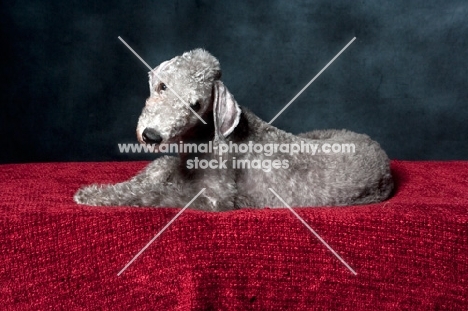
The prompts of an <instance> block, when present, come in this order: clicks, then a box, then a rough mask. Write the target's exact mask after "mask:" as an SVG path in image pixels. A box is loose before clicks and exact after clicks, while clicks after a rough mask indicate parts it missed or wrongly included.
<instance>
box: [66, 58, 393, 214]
mask: <svg viewBox="0 0 468 311" xmlns="http://www.w3.org/2000/svg"><path fill="white" fill-rule="evenodd" d="M220 78H221V70H220V65H219V62H218V60H217V59H216V58H215V57H213V56H212V55H211V54H209V53H208V52H207V51H205V50H203V49H196V50H192V51H190V52H186V53H184V54H183V55H181V56H177V57H175V58H173V59H171V60H169V61H165V62H163V63H162V64H160V65H159V66H158V67H156V68H155V69H154V70H153V71H151V72H150V73H149V83H150V97H149V98H148V99H147V100H146V105H145V107H144V108H143V111H142V113H141V116H140V118H139V120H138V126H137V137H138V141H139V142H140V143H142V144H151V145H152V146H155V150H156V152H161V151H162V150H163V147H164V150H166V149H167V148H166V147H168V146H173V145H175V146H180V149H179V151H178V152H179V156H178V157H174V156H168V155H165V156H162V157H159V158H157V159H156V160H155V161H153V162H152V163H150V164H149V165H148V166H147V167H146V168H145V169H144V170H142V171H141V172H140V173H139V174H137V175H136V176H135V177H133V178H131V179H129V180H128V181H125V182H121V183H117V184H114V185H91V186H87V187H83V188H81V189H80V190H78V192H77V193H76V194H75V196H74V199H75V201H76V202H77V203H80V204H87V205H95V206H96V205H107V206H117V205H120V206H121V205H125V206H155V207H156V206H157V207H182V206H185V205H186V204H187V203H188V202H189V201H190V200H191V199H192V198H194V196H195V195H196V194H198V193H199V192H200V190H201V189H202V188H206V190H205V191H204V192H203V193H202V195H200V196H199V197H198V198H197V199H196V200H195V201H194V203H192V205H191V208H194V209H200V210H206V211H226V210H233V209H238V208H242V207H255V208H261V207H284V206H283V204H282V203H281V201H279V200H278V198H277V197H276V196H275V195H274V194H273V193H272V192H270V191H269V190H268V188H272V189H273V190H274V191H276V192H277V193H278V195H279V196H281V198H282V199H283V200H284V201H285V202H287V203H288V205H290V206H296V207H297V206H303V207H305V206H312V207H313V206H342V205H355V204H367V203H374V202H380V201H383V200H385V199H387V198H388V197H389V196H390V194H391V192H392V189H393V180H392V176H391V172H390V165H389V159H388V157H387V155H386V154H385V152H384V151H383V150H382V149H381V148H380V146H379V144H378V143H376V142H375V141H372V140H371V139H370V138H369V137H368V136H367V135H363V134H357V133H353V132H350V131H346V130H324V131H312V132H309V133H305V134H300V135H298V136H295V135H293V134H290V133H287V132H285V131H282V130H280V129H278V128H275V127H274V126H272V125H270V124H268V123H266V122H264V121H262V120H261V119H260V118H258V117H257V116H256V115H255V114H253V113H252V112H251V111H249V110H248V109H246V108H244V107H241V106H239V105H238V104H237V102H236V100H235V99H234V97H233V95H232V94H231V93H230V92H229V91H228V89H227V88H226V87H225V86H224V84H223V82H221V80H220ZM201 120H204V122H202V121H201ZM205 123H206V124H205ZM185 146H189V147H190V148H192V147H193V148H192V149H190V150H188V149H189V148H185ZM195 147H200V148H199V149H197V148H195ZM201 147H203V148H201ZM299 147H300V150H299V151H298V149H299ZM210 151H211V152H210Z"/></svg>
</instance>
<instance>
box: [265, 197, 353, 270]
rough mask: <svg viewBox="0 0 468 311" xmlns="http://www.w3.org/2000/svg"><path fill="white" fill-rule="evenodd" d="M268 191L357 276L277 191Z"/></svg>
mask: <svg viewBox="0 0 468 311" xmlns="http://www.w3.org/2000/svg"><path fill="white" fill-rule="evenodd" d="M268 190H270V191H271V192H272V193H273V194H274V195H275V196H276V197H277V198H278V199H279V200H280V201H281V202H283V204H284V205H285V206H286V207H287V208H288V209H289V210H290V211H291V213H293V214H294V216H296V217H297V219H299V220H300V221H301V222H302V224H303V225H304V226H306V228H307V229H309V230H310V232H312V233H313V234H314V235H315V237H316V238H317V239H319V241H320V242H322V244H323V245H325V247H326V248H328V250H330V252H332V254H333V255H335V257H336V258H338V260H340V261H341V262H342V263H343V264H344V265H345V267H346V268H348V270H349V271H351V273H353V274H354V275H357V273H356V271H354V269H353V268H351V267H350V266H349V265H348V264H347V263H346V261H344V260H343V258H341V256H340V255H338V254H337V252H335V250H333V248H331V246H330V245H328V243H327V242H325V240H324V239H322V237H321V236H320V235H318V233H317V232H315V230H314V229H312V228H311V227H310V226H309V224H308V223H306V222H305V220H304V219H302V217H301V216H299V214H298V213H296V212H295V211H294V210H293V209H292V208H291V206H289V205H288V204H287V203H286V202H284V200H283V199H282V198H281V197H280V196H279V195H278V194H277V193H276V192H275V190H273V189H272V188H268Z"/></svg>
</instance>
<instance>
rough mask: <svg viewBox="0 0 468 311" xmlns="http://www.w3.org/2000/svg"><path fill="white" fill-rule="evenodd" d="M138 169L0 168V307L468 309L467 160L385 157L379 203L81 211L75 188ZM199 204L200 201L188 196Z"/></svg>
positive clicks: (100, 165) (122, 176)
mask: <svg viewBox="0 0 468 311" xmlns="http://www.w3.org/2000/svg"><path fill="white" fill-rule="evenodd" d="M145 165H146V163H144V162H131V163H50V164H26V165H3V166H0V176H1V178H0V179H1V180H0V189H1V194H0V207H1V209H0V220H1V223H0V263H1V265H0V301H1V307H0V308H1V309H2V310H50V309H53V310H101V309H107V310H467V308H468V290H467V288H468V162H403V161H393V163H392V170H393V172H394V175H395V179H396V182H397V190H396V193H395V195H394V197H393V198H392V199H390V200H388V201H387V202H384V203H381V204H372V205H365V206H350V207H333V208H330V207H327V208H323V207H322V208H308V209H307V208H298V209H296V211H297V212H298V213H299V214H300V215H301V216H302V217H303V218H304V219H305V220H306V221H307V222H308V223H309V224H310V225H311V226H312V228H314V229H315V230H316V231H317V232H318V233H319V234H320V235H321V236H322V237H323V239H324V240H325V241H327V242H328V243H329V244H330V246H331V247H333V248H334V249H335V250H336V251H337V252H338V253H339V254H340V255H341V256H342V257H343V258H344V260H346V261H347V262H348V263H349V264H350V265H351V266H352V267H353V268H354V269H355V270H356V271H357V273H358V274H357V275H356V276H355V275H353V274H351V273H350V271H349V270H347V269H346V268H345V267H344V266H343V265H342V264H341V263H340V262H339V261H338V260H337V259H336V258H335V257H334V256H333V255H332V254H331V253H330V251H328V250H327V249H326V248H325V247H324V246H323V245H322V244H321V243H320V242H319V241H317V239H316V238H315V237H314V236H313V235H312V234H311V233H310V232H309V231H308V230H307V229H306V228H305V227H304V226H303V225H302V224H301V223H300V222H299V221H298V220H297V219H296V218H295V217H294V216H293V215H292V214H291V213H290V212H289V211H288V210H287V209H280V210H271V209H260V210H254V209H244V210H239V211H232V212H225V213H214V212H201V211H193V210H186V211H185V212H184V213H183V214H182V216H181V217H180V218H179V219H177V220H176V222H175V223H174V224H173V225H172V226H171V227H170V228H169V229H168V230H167V231H166V232H164V233H163V234H162V235H161V237H159V238H158V239H157V240H156V241H155V242H154V243H153V244H152V245H151V246H150V247H149V248H148V249H147V250H146V251H145V252H144V253H143V254H142V255H141V256H140V257H139V258H138V259H137V260H136V261H135V262H134V263H133V264H132V265H131V266H130V267H129V268H128V269H127V270H126V271H125V272H124V273H123V274H122V275H121V276H120V277H119V276H117V273H118V272H119V271H120V270H121V269H122V268H123V267H124V265H125V264H126V263H127V262H128V261H129V260H130V259H131V258H132V257H133V256H134V255H135V254H136V253H137V252H138V251H139V250H140V249H141V248H142V247H143V246H144V245H146V243H147V242H148V241H149V240H150V239H151V238H152V237H153V236H154V235H155V234H156V233H157V232H158V231H159V230H160V229H161V228H162V227H163V226H164V225H165V224H166V223H167V222H168V221H169V220H170V219H171V218H172V217H173V216H174V215H175V214H176V213H177V212H178V211H179V210H180V209H170V208H129V207H87V206H80V205H77V204H75V203H74V202H73V200H72V196H73V193H74V192H75V191H76V189H77V188H78V187H79V186H80V185H83V184H88V183H93V182H104V183H105V182H118V181H122V180H125V179H126V178H128V177H130V176H132V175H134V174H135V173H136V172H137V171H138V170H140V169H141V168H143V167H144V166H145ZM193 204H196V201H195V202H194V203H193Z"/></svg>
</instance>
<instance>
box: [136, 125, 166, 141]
mask: <svg viewBox="0 0 468 311" xmlns="http://www.w3.org/2000/svg"><path fill="white" fill-rule="evenodd" d="M141 136H143V141H144V142H145V143H147V144H159V143H161V142H162V137H161V135H159V133H158V131H156V130H155V129H153V128H150V127H147V128H145V130H144V131H143V134H142V135H141Z"/></svg>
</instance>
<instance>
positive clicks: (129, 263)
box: [117, 188, 206, 276]
mask: <svg viewBox="0 0 468 311" xmlns="http://www.w3.org/2000/svg"><path fill="white" fill-rule="evenodd" d="M205 189H206V188H203V189H202V190H201V191H200V192H199V193H198V194H197V195H196V196H195V197H194V198H193V199H192V200H190V202H188V203H187V205H185V206H184V208H183V209H181V210H180V212H178V213H177V215H175V216H174V218H172V219H171V221H169V222H168V223H167V225H165V226H164V228H162V229H161V231H159V233H158V234H156V235H155V236H154V238H152V239H151V241H149V242H148V244H146V245H145V247H143V248H142V249H141V250H140V251H139V252H138V254H136V255H135V257H133V258H132V260H130V261H129V262H128V263H127V264H126V265H125V267H123V269H122V270H120V272H119V273H117V276H120V275H121V274H122V273H123V272H124V271H125V270H126V269H127V268H128V267H129V266H130V265H131V264H132V263H133V262H134V261H135V260H136V259H137V258H138V257H139V256H140V255H141V254H142V253H143V252H144V251H145V250H146V249H147V248H148V247H149V246H150V245H151V243H153V242H154V241H155V240H156V239H157V238H158V237H159V236H160V235H161V234H162V233H163V232H164V231H165V230H166V229H167V228H169V226H170V225H171V224H172V223H173V222H174V221H175V220H176V219H177V218H178V217H179V216H180V215H181V214H182V213H183V212H184V211H185V210H186V209H187V207H189V205H190V204H192V202H193V201H195V199H196V198H198V196H199V195H200V194H202V192H203V191H205Z"/></svg>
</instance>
